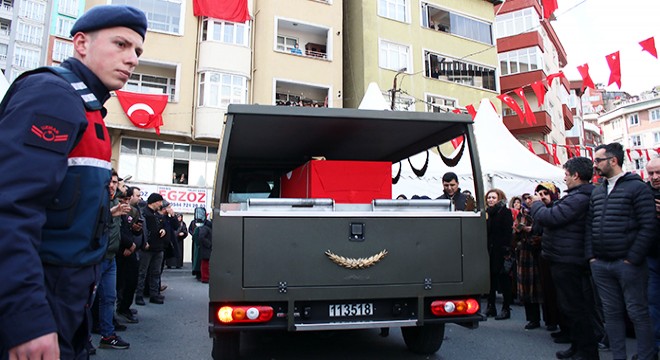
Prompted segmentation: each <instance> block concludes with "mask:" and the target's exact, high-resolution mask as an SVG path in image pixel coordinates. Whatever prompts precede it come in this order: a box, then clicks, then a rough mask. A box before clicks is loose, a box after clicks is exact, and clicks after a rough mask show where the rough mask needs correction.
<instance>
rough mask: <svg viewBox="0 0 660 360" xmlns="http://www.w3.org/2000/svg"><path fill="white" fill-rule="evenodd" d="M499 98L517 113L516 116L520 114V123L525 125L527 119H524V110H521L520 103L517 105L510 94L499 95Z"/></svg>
mask: <svg viewBox="0 0 660 360" xmlns="http://www.w3.org/2000/svg"><path fill="white" fill-rule="evenodd" d="M497 98H498V99H500V100H502V102H503V103H505V104H507V105H508V106H509V107H510V108H511V109H513V111H515V112H516V114H518V118H520V123H521V124H524V123H525V117H524V114H523V111H522V109H521V108H520V106H519V105H518V103H516V101H515V100H513V98H512V97H511V96H510V95H509V94H501V95H497Z"/></svg>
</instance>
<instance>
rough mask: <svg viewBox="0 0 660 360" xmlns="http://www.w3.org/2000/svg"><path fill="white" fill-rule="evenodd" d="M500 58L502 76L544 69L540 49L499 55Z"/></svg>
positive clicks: (521, 50)
mask: <svg viewBox="0 0 660 360" xmlns="http://www.w3.org/2000/svg"><path fill="white" fill-rule="evenodd" d="M498 57H499V59H500V70H501V71H502V76H504V75H510V74H517V73H522V72H526V71H533V70H538V69H541V68H542V67H543V65H542V64H543V56H542V53H541V50H540V49H539V48H538V47H532V48H526V49H520V50H514V51H508V52H505V53H501V54H499V55H498Z"/></svg>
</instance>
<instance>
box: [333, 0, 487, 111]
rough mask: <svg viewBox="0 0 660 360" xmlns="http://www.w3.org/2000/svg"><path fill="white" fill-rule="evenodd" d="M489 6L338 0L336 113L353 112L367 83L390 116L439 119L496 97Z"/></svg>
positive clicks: (476, 1) (436, 0)
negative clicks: (340, 65) (436, 115)
mask: <svg viewBox="0 0 660 360" xmlns="http://www.w3.org/2000/svg"><path fill="white" fill-rule="evenodd" d="M494 3H499V1H483V0H462V1H459V0H423V1H413V0H359V1H344V107H349V108H357V107H358V106H359V104H360V102H361V100H362V98H363V96H364V94H365V92H366V90H367V87H368V86H369V84H370V83H371V82H375V83H376V84H377V85H378V86H379V88H380V89H381V90H382V92H383V95H384V96H385V98H386V100H387V101H388V103H390V104H393V105H394V106H393V108H395V109H396V110H406V111H429V112H433V111H442V112H446V111H450V110H452V109H454V108H465V106H466V105H472V104H479V102H480V101H481V99H482V98H492V97H494V96H496V95H497V94H498V93H499V84H498V74H497V51H496V49H495V46H494V45H495V39H494V37H493V23H494V15H493V4H494ZM388 89H389V90H388ZM392 97H394V101H393V102H392Z"/></svg>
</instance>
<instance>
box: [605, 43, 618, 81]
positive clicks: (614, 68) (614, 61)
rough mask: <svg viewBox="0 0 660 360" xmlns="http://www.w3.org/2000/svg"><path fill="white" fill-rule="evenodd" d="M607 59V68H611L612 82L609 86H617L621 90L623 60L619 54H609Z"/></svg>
mask: <svg viewBox="0 0 660 360" xmlns="http://www.w3.org/2000/svg"><path fill="white" fill-rule="evenodd" d="M605 59H607V66H609V67H610V80H609V82H608V83H607V85H608V86H609V85H612V84H614V83H616V85H617V86H618V87H619V89H621V58H620V56H619V52H618V51H617V52H615V53H612V54H609V55H607V56H606V57H605Z"/></svg>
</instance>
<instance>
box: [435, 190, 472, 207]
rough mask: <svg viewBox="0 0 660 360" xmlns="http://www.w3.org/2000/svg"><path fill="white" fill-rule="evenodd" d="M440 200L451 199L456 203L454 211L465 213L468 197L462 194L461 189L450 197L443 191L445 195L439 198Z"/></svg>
mask: <svg viewBox="0 0 660 360" xmlns="http://www.w3.org/2000/svg"><path fill="white" fill-rule="evenodd" d="M438 199H449V200H451V201H452V202H453V203H454V210H456V211H465V202H466V201H467V195H465V194H463V193H462V192H461V189H460V188H459V189H458V190H456V192H455V193H454V196H452V197H449V195H448V194H447V192H446V191H443V194H442V195H440V196H439V197H438Z"/></svg>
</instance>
